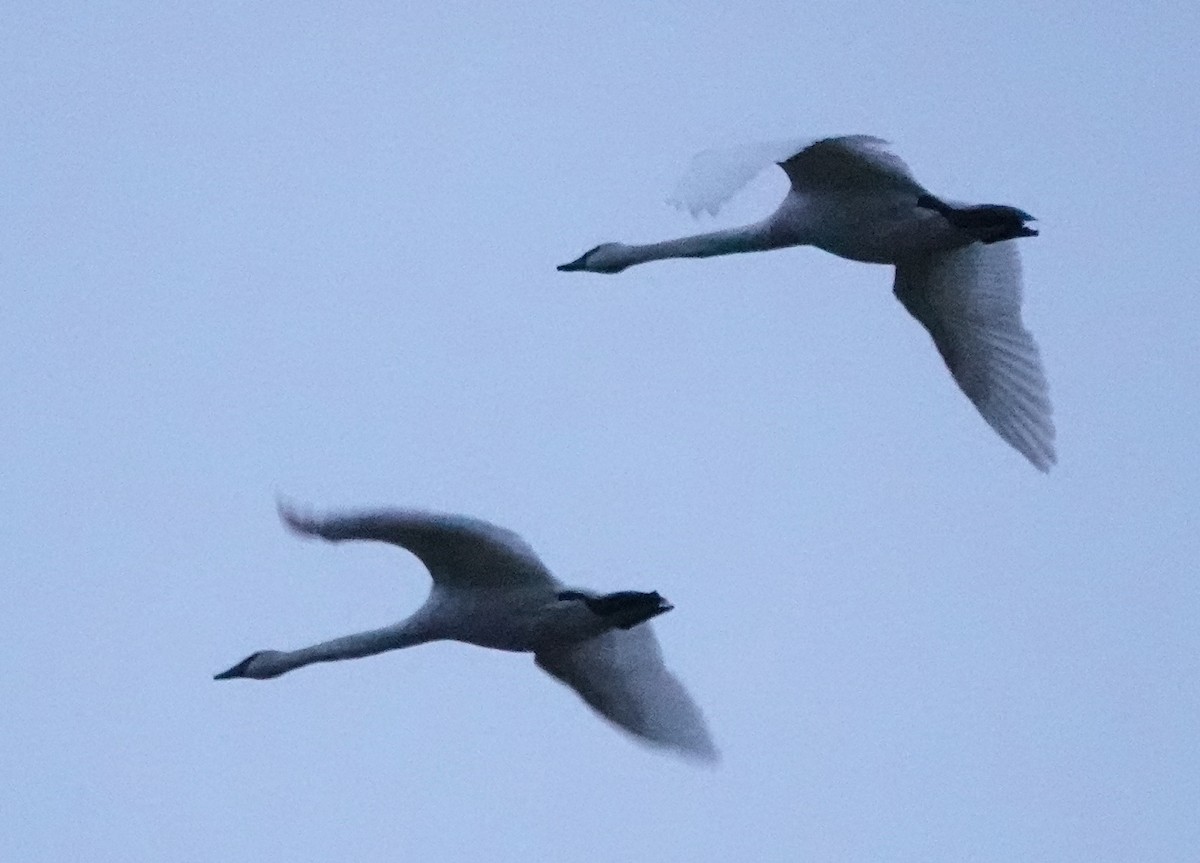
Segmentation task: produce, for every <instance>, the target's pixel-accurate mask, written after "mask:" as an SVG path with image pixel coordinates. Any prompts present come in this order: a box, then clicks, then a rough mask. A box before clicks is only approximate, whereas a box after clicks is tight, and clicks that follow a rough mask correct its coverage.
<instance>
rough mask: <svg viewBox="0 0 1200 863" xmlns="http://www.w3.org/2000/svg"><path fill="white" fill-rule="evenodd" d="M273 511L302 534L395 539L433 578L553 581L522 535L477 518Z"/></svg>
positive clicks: (508, 583) (458, 582) (485, 583)
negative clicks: (316, 514)
mask: <svg viewBox="0 0 1200 863" xmlns="http://www.w3.org/2000/svg"><path fill="white" fill-rule="evenodd" d="M279 515H280V517H281V518H282V519H283V520H284V522H285V523H286V524H287V525H288V527H290V528H291V529H292V530H294V531H295V532H296V533H299V534H302V535H305V536H319V537H321V538H322V539H327V540H330V541H332V542H338V541H341V540H346V539H364V540H376V541H379V542H387V543H391V544H392V545H398V546H400V547H401V548H403V549H406V550H408V551H410V552H412V553H413V554H414V555H416V557H417V558H418V559H419V560H420V561H421V563H423V564H424V565H425V567H426V568H427V569H428V570H429V574H430V575H431V576H432V577H433V581H434V583H435V584H445V585H453V586H458V587H515V586H518V585H521V586H525V585H534V584H545V585H550V586H553V587H557V586H558V581H557V580H556V579H555V578H554V576H553V575H551V573H550V571H549V570H548V569H546V565H545V564H543V563H542V561H541V560H540V559H539V558H538V556H537V554H535V553H534V551H533V549H532V548H530V547H529V545H528V543H526V542H525V540H523V539H521V537H519V536H517V534H515V533H513V532H512V531H510V530H505V529H504V528H502V527H497V526H496V525H494V524H491V523H489V522H486V521H482V520H480V519H476V518H469V517H467V516H462V515H444V514H441V513H434V512H424V511H421V510H403V509H387V510H370V511H363V512H354V513H347V514H343V515H330V516H314V515H311V514H308V513H300V512H298V511H297V510H295V509H293V508H291V507H289V506H287V505H285V504H283V503H280V505H279Z"/></svg>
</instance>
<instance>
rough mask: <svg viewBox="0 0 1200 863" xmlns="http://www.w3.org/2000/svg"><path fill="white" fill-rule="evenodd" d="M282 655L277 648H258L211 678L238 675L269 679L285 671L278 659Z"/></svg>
mask: <svg viewBox="0 0 1200 863" xmlns="http://www.w3.org/2000/svg"><path fill="white" fill-rule="evenodd" d="M282 656H283V654H282V653H280V652H279V651H278V650H260V651H258V652H257V653H251V654H250V655H249V656H247V657H246V658H245V659H243V660H242V661H241V662H239V663H238V664H237V665H235V666H233V668H230V669H229V670H227V671H222V672H221V673H220V674H215V675H213V680H234V679H235V678H238V677H249V678H251V679H253V680H270V679H271V678H272V677H278V676H279V675H281V674H283V672H285V671H287V668H286V667H285V666H284V665H283V663H281V662H280V661H279V659H280V657H282Z"/></svg>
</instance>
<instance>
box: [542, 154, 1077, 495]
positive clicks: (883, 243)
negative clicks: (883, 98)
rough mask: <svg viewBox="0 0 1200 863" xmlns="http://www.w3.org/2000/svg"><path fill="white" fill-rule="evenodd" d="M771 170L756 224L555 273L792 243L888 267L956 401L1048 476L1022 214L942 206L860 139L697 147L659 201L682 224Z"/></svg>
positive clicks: (1050, 426) (628, 250)
mask: <svg viewBox="0 0 1200 863" xmlns="http://www.w3.org/2000/svg"><path fill="white" fill-rule="evenodd" d="M772 165H778V166H779V167H780V168H782V169H783V171H784V173H786V174H787V177H788V179H789V180H790V181H791V189H790V190H789V191H788V193H787V196H786V197H785V198H784V200H783V202H782V203H781V204H780V206H779V208H778V209H777V210H776V211H775V212H774V213H773V214H771V215H770V216H768V217H767V218H766V219H764V220H762V221H760V222H755V223H754V224H751V225H745V226H742V227H738V228H732V229H728V230H722V231H712V232H709V233H705V234H698V235H695V236H689V237H682V238H679V239H674V240H667V241H665V242H660V243H649V244H645V245H630V244H626V243H603V244H601V245H599V246H596V247H595V248H593V249H590V250H589V251H587V252H585V253H584V254H583V255H581V256H580V257H579V258H577V259H576V260H574V261H571V262H570V263H568V264H563V265H562V266H560V267H559V268H558V269H559V270H561V271H564V272H573V271H586V272H591V273H619V272H621V271H622V270H624V269H626V268H627V267H631V266H634V265H635V264H642V263H646V262H647V261H656V260H662V259H665V258H706V257H711V256H713V255H730V254H736V253H739V252H759V251H766V250H769V249H780V248H785V247H788V246H806V245H807V246H816V247H817V248H819V249H824V250H825V251H827V252H831V253H832V254H835V255H838V256H840V257H843V258H848V259H850V260H852V261H862V262H865V263H873V264H890V265H893V266H895V268H896V273H895V281H894V284H893V291H894V293H895V295H896V298H897V299H899V300H900V302H901V304H902V305H903V306H904V308H905V309H907V310H908V312H909V313H910V314H911V315H912V316H913V317H914V318H916V319H917V320H918V321H919V322H920V323H921V324H922V326H924V327H925V329H926V330H928V332H929V334H930V336H932V338H933V342H934V345H936V346H937V349H938V351H939V352H940V353H941V355H942V358H943V359H944V360H945V362H946V365H947V366H949V368H950V373H951V374H952V375H953V376H954V379H955V381H957V382H958V385H959V387H960V388H961V389H962V391H963V392H964V393H965V394H966V395H967V398H969V399H970V400H971V401H972V402H973V403H974V404H975V407H976V408H977V409H978V410H979V413H980V414H981V415H982V416H983V418H984V419H985V420H986V421H987V422H988V424H989V425H990V426H991V427H992V428H993V429H994V430H995V431H996V433H997V434H999V435H1000V437H1001V438H1003V439H1004V440H1005V441H1007V442H1008V443H1009V444H1010V445H1011V446H1012V447H1014V448H1015V449H1016V450H1017V451H1018V452H1020V453H1021V454H1022V455H1023V456H1025V458H1027V459H1028V460H1029V461H1030V462H1031V463H1032V464H1033V465H1034V466H1035V467H1037V468H1038V469H1039V470H1042V471H1048V470H1049V469H1050V467H1051V465H1053V464H1054V462H1055V461H1056V455H1055V450H1054V423H1053V420H1052V419H1051V413H1052V411H1051V406H1050V398H1049V390H1048V387H1047V385H1046V376H1045V373H1044V371H1043V370H1042V362H1041V358H1040V356H1039V353H1038V348H1037V345H1036V344H1035V343H1034V340H1033V337H1032V336H1031V335H1030V334H1029V331H1028V330H1027V329H1025V325H1024V323H1023V322H1022V320H1021V262H1020V258H1019V257H1018V254H1017V246H1016V243H1014V242H1012V241H1013V240H1016V239H1018V238H1021V237H1033V236H1037V231H1036V230H1035V229H1034V228H1032V227H1030V226H1029V224H1028V223H1029V222H1031V221H1034V219H1033V217H1032V216H1030V215H1029V214H1028V213H1026V212H1024V211H1023V210H1019V209H1017V208H1016V207H1010V206H1005V205H1001V204H977V205H968V204H959V203H951V202H948V201H945V200H943V199H941V198H939V197H937V196H935V195H933V194H932V193H930V192H929V191H928V190H927V189H926V188H925V187H924V186H922V185H921V184H920V183H918V182H917V181H916V179H915V178H914V177H913V175H912V173H911V172H910V171H909V169H908V166H907V165H905V164H904V162H903V161H901V160H900V159H899V158H898V157H897V156H895V155H894V154H893V153H891V152H890V151H889V150H888V149H887V147H886V142H884V141H882V140H880V139H879V138H874V137H871V136H869V135H845V136H840V137H832V138H822V139H818V140H815V141H814V140H809V141H799V140H792V141H782V142H775V143H766V144H757V145H753V146H750V147H740V148H734V149H727V150H710V151H707V152H704V153H701V154H700V155H698V156H697V157H696V158H695V159H694V160H693V161H692V165H691V168H690V169H689V170H688V172H687V173H686V174H685V175H684V177H683V179H682V180H681V181H680V182H679V185H678V186H677V187H676V189H675V192H674V194H673V195H672V196H671V198H670V199H669V201H670V202H671V203H674V204H676V205H677V206H679V207H681V208H683V209H686V210H688V211H690V212H691V213H692V215H693V216H697V215H699V214H700V213H701V212H708V213H710V214H716V212H717V211H718V210H719V209H720V207H721V205H722V204H724V203H725V201H726V200H728V198H729V197H731V196H732V195H733V193H734V192H736V191H737V190H738V189H739V188H741V187H742V186H744V185H745V184H746V183H747V182H749V181H750V179H751V178H753V177H754V176H755V175H756V174H758V173H759V172H760V171H762V170H763V169H765V168H767V167H769V166H772Z"/></svg>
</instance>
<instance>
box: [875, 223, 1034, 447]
mask: <svg viewBox="0 0 1200 863" xmlns="http://www.w3.org/2000/svg"><path fill="white" fill-rule="evenodd" d="M895 293H896V298H897V299H899V300H900V302H901V303H903V304H904V308H906V309H908V311H909V313H911V314H912V316H913V317H914V318H916V319H917V320H918V321H920V322H921V323H922V324H923V325H924V327H925V329H927V330H929V334H930V335H931V336H932V337H933V343H934V344H935V345H937V349H938V351H939V352H940V353H941V355H942V358H943V359H944V360H945V361H946V365H947V366H949V367H950V373H951V374H952V375H954V379H955V380H956V381H958V385H959V386H960V387H961V388H962V391H963V392H964V393H966V394H967V398H969V399H970V400H971V401H972V402H974V404H975V407H977V408H978V409H979V412H980V413H981V414H982V415H983V418H984V419H985V420H987V422H988V425H990V426H991V427H992V428H993V429H995V430H996V433H997V434H999V435H1000V437H1002V438H1004V440H1006V441H1007V442H1008V443H1009V444H1011V445H1012V446H1013V447H1014V448H1015V449H1016V450H1017V451H1018V452H1020V453H1021V454H1022V455H1023V456H1025V458H1027V459H1029V461H1030V462H1032V463H1033V465H1034V467H1036V468H1037V469H1038V470H1041V471H1048V470H1049V469H1050V466H1051V465H1053V464H1054V462H1055V460H1056V456H1055V453H1054V422H1053V420H1052V419H1051V413H1052V409H1051V406H1050V397H1049V388H1048V387H1047V385H1046V375H1045V372H1044V371H1043V370H1042V362H1041V358H1040V356H1039V354H1038V348H1037V345H1036V344H1035V343H1034V341H1033V336H1031V335H1030V334H1029V331H1028V330H1026V329H1025V325H1024V324H1023V323H1022V321H1021V260H1020V257H1019V256H1018V253H1017V246H1016V243H1015V242H1012V241H1009V242H1003V243H995V244H993V245H983V244H980V243H972V244H971V245H969V246H965V247H963V248H961V249H956V250H954V251H951V252H947V253H944V254H940V255H932V256H930V257H928V258H926V259H924V260H920V261H914V262H910V263H905V264H901V265H899V266H897V267H896V284H895Z"/></svg>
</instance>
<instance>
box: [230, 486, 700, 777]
mask: <svg viewBox="0 0 1200 863" xmlns="http://www.w3.org/2000/svg"><path fill="white" fill-rule="evenodd" d="M280 516H281V517H282V519H283V521H284V522H285V523H286V524H287V526H288V527H290V528H291V529H292V530H293V531H294V532H296V533H297V534H299V535H301V536H306V537H319V538H322V539H325V540H328V541H331V542H339V541H343V540H374V541H379V542H387V543H391V544H393V545H397V546H400V547H401V548H404V549H406V550H408V551H410V552H411V553H412V554H414V555H415V556H416V557H417V558H418V559H419V560H420V561H421V562H422V563H423V564H424V565H425V567H426V568H427V569H428V570H429V574H430V576H431V577H432V579H433V587H432V589H431V590H430V593H429V597H428V599H427V600H426V601H425V603H424V604H423V605H422V606H421V607H420V608H419V609H417V611H416V612H415V613H413V614H412V615H411V616H410V617H409V618H407V619H406V620H403V621H400V622H399V623H396V624H393V625H391V626H385V627H382V628H380V629H374V630H369V631H366V632H361V633H356V634H354V635H348V636H344V637H342V638H336V639H333V640H332V641H325V642H321V643H320V644H315V645H312V646H311V647H305V648H301V649H299V650H289V651H283V650H261V651H258V652H257V653H253V654H251V655H250V656H248V657H246V658H245V659H243V660H242V661H241V662H239V663H238V664H236V665H234V666H233V667H232V668H230V669H228V670H226V671H223V672H221V673H220V674H218V675H216V676H215V679H217V680H230V679H234V678H250V679H254V680H267V679H270V678H274V677H278V676H280V675H281V674H286V673H287V672H289V671H293V670H295V669H297V668H302V667H303V666H306V665H311V664H313V663H316V662H332V661H336V660H342V659H355V658H359V657H364V656H372V655H375V654H378V653H382V652H384V651H388V650H397V649H400V648H404V647H413V646H415V645H418V644H424V643H426V642H429V641H438V640H451V641H461V642H465V643H467V644H475V645H479V646H480V647H490V648H493V649H495V650H506V651H514V652H521V653H533V654H534V658H535V661H536V664H537V665H538V667H539V668H542V669H543V670H545V671H546V672H547V673H549V674H551V675H552V676H554V677H555V678H557V679H558V680H560V681H561V682H563V683H564V684H566V685H567V686H570V687H571V688H572V689H574V690H575V691H576V692H577V693H578V694H579V696H580V697H581V698H583V699H584V701H585V702H586V703H587V704H589V705H590V706H591V707H592V708H593V709H594V710H595V711H596V712H598V713H599V714H600V715H601V716H603V717H605V718H606V719H608V720H609V721H610V722H612V723H613V724H614V725H616V726H617V727H619V728H621V729H622V730H624V731H626V732H628V733H630V734H632V735H634V736H635V737H637V738H639V739H641V740H643V741H644V742H647V743H650V744H653V745H657V746H661V747H666V748H669V749H674V750H676V751H677V752H679V753H681V754H684V755H689V756H692V757H696V758H700V759H707V760H712V759H715V757H716V749H715V748H714V746H713V743H712V739H711V737H710V736H709V733H708V730H707V727H706V725H705V723H704V719H703V716H702V715H701V713H700V710H699V708H698V707H697V706H696V704H695V702H694V701H692V699H691V697H690V696H689V695H688V693H687V691H686V690H685V689H684V687H683V685H682V684H681V683H680V682H679V681H678V679H676V678H675V676H674V675H672V674H671V673H670V672H669V671H668V670H667V668H666V666H665V665H664V663H663V659H662V653H661V651H660V649H659V646H658V642H657V640H656V639H655V637H654V633H653V631H652V630H651V628H650V626H649V624H648V623H647V622H646V621H648V620H650V619H651V618H653V617H657V616H658V615H660V614H664V613H666V612H668V611H670V610H671V608H672V606H671V605H670V604H669V603H668V602H667V601H666V600H665V599H663V597H662V596H660V595H659V594H658V593H657V592H642V591H619V592H617V593H610V594H596V593H594V592H591V591H584V590H579V589H568V588H565V587H564V586H563V585H562V584H561V583H560V582H559V581H558V579H556V578H555V577H554V576H553V575H552V574H551V573H550V571H549V570H548V569H547V568H546V567H545V565H544V564H543V563H542V562H541V560H540V559H539V558H538V556H537V555H536V554H535V553H534V551H533V549H532V548H530V547H529V546H528V545H527V544H526V543H525V542H524V540H522V539H521V538H520V537H519V536H517V535H516V534H515V533H513V532H511V531H508V530H505V529H503V528H500V527H497V526H496V525H493V524H490V523H488V522H485V521H481V520H479V519H474V518H468V517H466V516H452V515H443V514H439V513H431V512H424V511H419V510H373V511H365V512H356V513H349V514H345V515H337V516H330V517H324V518H322V517H315V516H312V515H309V514H306V513H301V512H299V511H297V510H295V509H293V508H290V507H287V506H284V505H282V504H281V505H280Z"/></svg>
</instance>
